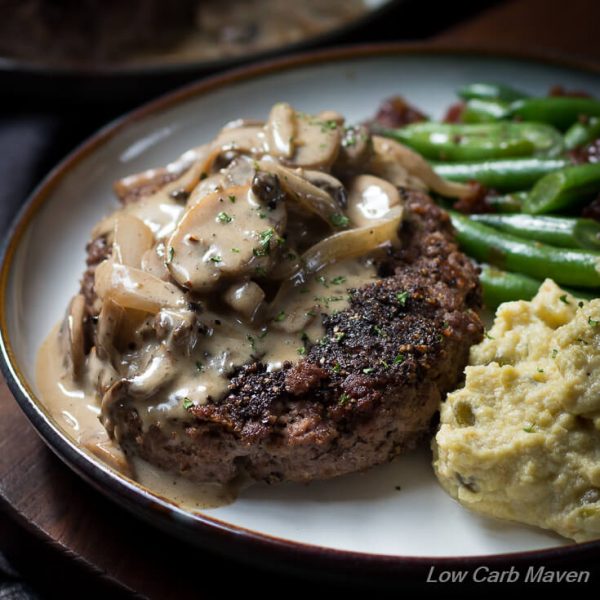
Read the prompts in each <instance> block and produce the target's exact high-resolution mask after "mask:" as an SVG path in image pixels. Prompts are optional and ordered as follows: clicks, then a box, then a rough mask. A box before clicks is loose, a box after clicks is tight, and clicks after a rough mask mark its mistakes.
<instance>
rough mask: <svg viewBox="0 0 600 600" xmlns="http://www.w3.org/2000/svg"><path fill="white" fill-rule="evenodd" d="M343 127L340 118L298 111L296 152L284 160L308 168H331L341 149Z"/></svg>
mask: <svg viewBox="0 0 600 600" xmlns="http://www.w3.org/2000/svg"><path fill="white" fill-rule="evenodd" d="M342 133H343V127H342V126H341V125H340V123H339V122H338V120H336V119H329V120H322V119H319V118H318V117H313V116H311V115H307V114H304V113H296V135H295V136H294V153H293V155H292V156H291V158H289V159H286V160H285V161H284V162H286V163H288V164H291V165H294V166H296V167H304V168H306V169H322V170H329V169H330V168H331V165H332V164H333V163H334V162H335V159H336V158H337V156H338V153H339V151H340V142H341V139H342Z"/></svg>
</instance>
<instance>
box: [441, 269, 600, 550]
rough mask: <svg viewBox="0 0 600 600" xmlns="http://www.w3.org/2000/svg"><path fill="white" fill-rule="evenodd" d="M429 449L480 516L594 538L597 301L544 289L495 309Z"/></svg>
mask: <svg viewBox="0 0 600 600" xmlns="http://www.w3.org/2000/svg"><path fill="white" fill-rule="evenodd" d="M469 364H470V365H471V366H468V367H467V369H466V382H465V386H464V388H462V389H460V390H458V391H456V392H454V393H452V394H450V395H449V396H448V399H447V400H446V402H445V403H444V404H443V406H442V409H441V425H440V429H439V432H438V434H437V436H436V438H435V440H434V442H433V450H434V468H435V471H436V474H437V476H438V478H439V480H440V483H441V484H442V486H443V487H444V488H445V489H446V490H447V491H448V493H450V495H452V496H453V497H454V498H456V499H457V500H458V501H459V502H460V503H461V504H463V505H464V506H466V507H467V508H470V509H472V510H475V511H477V512H479V513H482V514H485V515H489V516H493V517H499V518H504V519H511V520H514V521H520V522H523V523H528V524H531V525H538V526H540V527H544V528H547V529H553V530H555V531H557V532H558V533H560V534H561V535H564V536H566V537H568V538H572V539H575V540H577V541H585V540H590V539H594V538H599V537H600V299H598V300H592V301H589V302H587V301H581V300H578V299H576V298H574V297H573V296H571V295H570V294H566V293H565V292H564V291H563V290H561V289H560V288H559V287H558V286H557V285H556V284H555V283H554V282H553V281H551V280H546V281H545V282H544V284H543V285H542V286H541V287H540V289H539V292H538V294H537V296H536V297H535V298H534V299H533V300H532V301H531V302H524V301H520V302H509V303H506V304H503V305H502V306H500V308H499V309H498V312H497V314H496V318H495V322H494V326H493V328H492V329H491V330H490V332H489V334H488V335H487V336H486V339H485V340H484V341H483V342H482V343H481V344H479V345H478V346H474V347H473V348H472V349H471V357H470V363H469Z"/></svg>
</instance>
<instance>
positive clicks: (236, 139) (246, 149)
mask: <svg viewBox="0 0 600 600" xmlns="http://www.w3.org/2000/svg"><path fill="white" fill-rule="evenodd" d="M211 147H212V150H213V154H214V152H215V151H216V152H217V153H218V154H221V153H223V152H229V151H234V152H239V153H241V154H252V155H253V156H262V155H263V154H266V153H267V152H268V147H267V140H266V136H265V131H264V129H263V127H262V126H260V125H248V126H244V127H227V128H226V129H222V130H221V132H220V133H219V135H218V136H217V137H216V139H215V140H214V142H213V143H212V144H211Z"/></svg>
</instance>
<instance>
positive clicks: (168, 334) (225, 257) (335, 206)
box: [37, 103, 466, 509]
mask: <svg viewBox="0 0 600 600" xmlns="http://www.w3.org/2000/svg"><path fill="white" fill-rule="evenodd" d="M404 187H409V188H417V189H427V188H428V187H429V188H431V189H434V190H436V191H439V192H440V193H449V194H451V195H461V194H463V193H465V190H466V188H465V187H464V186H461V185H460V184H452V183H449V182H445V181H443V180H440V179H439V178H438V177H437V176H436V175H435V174H434V173H433V171H432V170H431V169H430V168H429V167H428V165H427V164H426V163H425V162H424V161H423V159H422V158H421V157H420V156H418V155H416V154H415V153H413V152H412V151H410V150H408V149H407V148H404V147H403V146H400V145H399V144H397V143H395V142H393V141H391V140H383V139H381V138H378V137H377V136H372V137H371V136H370V134H369V132H368V131H367V129H366V128H364V127H362V126H358V127H344V119H343V117H342V116H341V115H339V114H337V113H334V112H331V111H327V112H323V113H320V114H319V115H317V116H311V115H306V114H304V113H300V112H297V111H295V110H294V109H293V108H292V107H291V106H290V105H288V104H285V103H279V104H277V105H275V106H274V107H273V108H272V110H271V112H270V114H269V118H268V120H267V121H266V122H260V121H244V120H239V121H235V122H232V123H230V124H228V125H227V126H225V128H224V129H222V130H221V132H220V133H219V134H218V135H217V137H216V139H215V140H214V141H213V142H211V143H209V144H206V145H204V146H200V147H198V148H196V149H194V150H190V151H188V152H186V153H185V154H184V155H183V156H182V157H181V158H180V159H179V160H177V161H175V162H174V163H172V164H170V165H168V166H167V167H165V168H161V169H152V170H149V171H146V172H144V173H140V174H138V175H133V176H130V177H126V178H124V179H122V180H120V181H118V182H117V183H116V184H115V191H116V193H117V195H118V196H119V198H120V199H121V200H122V202H123V205H122V207H121V208H119V209H118V210H116V211H115V212H113V213H112V214H111V215H109V216H108V217H107V218H105V219H103V220H102V221H101V222H100V223H98V225H97V226H96V227H95V228H94V230H93V232H92V240H93V242H92V249H90V256H92V255H93V254H94V251H93V247H94V244H98V243H99V244H100V246H99V247H100V248H101V249H103V250H102V252H101V255H100V256H99V257H96V259H95V260H92V262H91V263H90V264H92V268H91V270H89V271H88V272H87V273H86V276H85V277H84V280H83V282H82V288H81V292H80V293H79V294H78V295H76V296H75V297H74V298H73V300H72V301H71V303H70V305H69V307H68V309H67V312H66V316H65V319H64V321H63V323H62V324H61V325H60V326H57V327H56V328H55V329H54V330H53V332H52V334H51V335H50V336H49V338H48V339H47V340H46V341H45V342H44V344H43V346H42V348H41V350H40V353H39V357H38V365H37V382H38V387H39V390H40V392H41V397H42V401H43V402H44V403H45V405H46V406H47V407H48V409H49V410H50V412H51V413H52V415H53V416H54V417H55V418H56V419H57V421H58V422H59V423H60V424H61V426H62V427H63V428H64V429H65V430H66V431H67V432H68V433H69V435H70V436H71V437H72V438H73V439H74V440H75V441H76V442H77V443H78V444H80V445H81V446H83V447H85V448H87V449H88V450H89V451H90V452H92V453H94V454H95V455H96V456H98V457H99V458H101V459H102V460H104V461H106V462H107V463H109V464H110V465H112V466H113V467H114V468H116V469H118V470H120V471H122V472H123V473H125V474H128V475H129V476H131V477H134V478H137V479H138V481H140V482H141V483H142V484H144V483H147V484H148V486H149V487H151V488H152V489H153V490H157V485H158V484H157V481H159V480H160V481H162V482H163V485H161V486H160V487H161V489H160V491H159V493H161V494H162V495H166V496H169V497H170V498H172V499H174V495H173V493H174V490H175V489H176V490H178V492H177V494H175V496H177V497H178V498H179V501H182V500H181V498H182V492H181V490H184V489H185V490H192V492H191V495H189V494H188V495H187V496H186V494H183V496H186V498H187V500H186V501H185V503H186V506H188V507H191V508H192V509H193V506H196V507H199V506H200V507H207V506H215V505H217V504H219V503H223V502H226V501H231V499H232V498H233V497H234V496H235V491H234V490H232V489H225V488H222V487H220V486H215V485H204V486H198V487H194V486H195V485H196V484H190V483H189V482H185V484H184V483H182V482H181V480H180V478H174V477H173V475H168V474H164V477H163V476H162V475H161V471H159V470H156V469H155V468H154V467H151V466H150V465H148V464H144V463H143V461H140V459H137V458H135V459H134V458H133V457H130V456H126V455H125V454H124V453H123V451H122V450H121V449H120V448H119V445H118V442H119V423H118V422H114V420H113V407H114V406H115V405H116V403H121V405H122V404H123V403H125V404H126V406H127V408H128V409H129V410H131V411H132V413H133V414H135V413H137V415H138V417H139V421H140V426H141V428H142V431H148V430H149V429H150V428H151V427H160V428H161V429H163V430H166V431H169V428H170V427H171V426H172V425H173V424H181V423H182V422H183V423H186V422H188V421H189V422H193V418H194V415H193V409H194V407H197V406H201V405H203V404H206V403H209V402H219V401H220V400H221V399H222V398H224V397H225V396H226V395H227V391H228V389H229V385H230V380H231V378H232V377H234V376H235V374H236V372H237V371H238V370H239V369H240V368H242V367H243V366H244V365H248V364H252V363H255V362H260V363H262V364H263V365H264V368H265V369H267V370H276V369H281V368H282V366H283V365H284V363H285V361H299V360H302V356H303V355H304V354H305V353H307V352H308V350H309V349H310V347H311V345H312V344H318V343H319V342H320V340H322V339H323V337H324V335H325V330H324V328H323V325H322V319H323V316H324V315H327V314H331V313H332V312H334V311H341V310H344V309H345V308H346V307H347V306H348V302H349V290H351V289H353V288H360V287H362V286H364V285H366V284H368V283H370V282H372V281H373V280H374V279H376V278H377V264H378V262H380V260H381V259H382V258H383V257H385V255H386V252H387V250H388V249H389V247H390V245H396V244H399V243H400V240H399V238H398V233H399V226H400V223H401V219H402V214H403V207H402V201H401V195H400V191H399V190H400V189H401V188H404ZM90 277H91V283H90ZM92 284H93V285H92ZM330 335H331V333H330ZM333 335H335V331H334V332H333ZM173 482H175V483H173ZM190 486H191V487H190ZM190 502H191V504H190ZM192 505H193V506H192Z"/></svg>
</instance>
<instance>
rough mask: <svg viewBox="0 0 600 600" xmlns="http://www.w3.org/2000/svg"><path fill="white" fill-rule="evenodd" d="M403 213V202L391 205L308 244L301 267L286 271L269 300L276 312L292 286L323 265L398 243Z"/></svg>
mask: <svg viewBox="0 0 600 600" xmlns="http://www.w3.org/2000/svg"><path fill="white" fill-rule="evenodd" d="M403 214H404V207H403V206H394V207H393V208H392V209H391V210H390V211H389V212H388V213H387V215H386V216H385V217H384V218H382V219H380V220H378V221H373V223H372V224H371V225H369V226H367V227H358V228H356V229H349V230H348V231H341V232H339V233H335V234H333V235H331V236H329V237H327V238H325V239H324V240H321V241H320V242H318V243H317V244H315V245H314V246H312V247H311V248H309V249H308V250H307V251H306V252H305V253H304V254H303V255H302V258H301V261H300V263H301V265H302V267H301V268H300V269H298V270H296V271H294V272H292V273H290V274H289V278H288V280H287V281H286V282H284V283H283V284H282V286H281V287H280V288H279V291H278V292H277V295H276V296H275V299H274V300H273V302H272V304H271V310H272V312H273V311H274V313H275V314H277V313H278V311H279V308H280V307H281V304H282V300H283V299H284V298H285V296H286V295H287V293H288V292H289V291H290V289H291V288H294V287H296V286H299V285H303V284H304V283H305V282H306V280H307V279H308V278H309V277H310V276H312V275H314V274H315V273H317V272H318V271H320V270H321V269H322V268H323V267H325V266H327V265H329V264H331V263H334V262H336V261H339V260H344V259H348V258H356V257H359V256H364V255H365V254H368V253H369V252H372V251H373V250H375V249H377V248H379V247H380V246H382V245H383V244H386V243H391V244H392V245H398V244H399V243H400V239H399V237H398V229H399V228H400V224H401V223H402V216H403Z"/></svg>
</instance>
